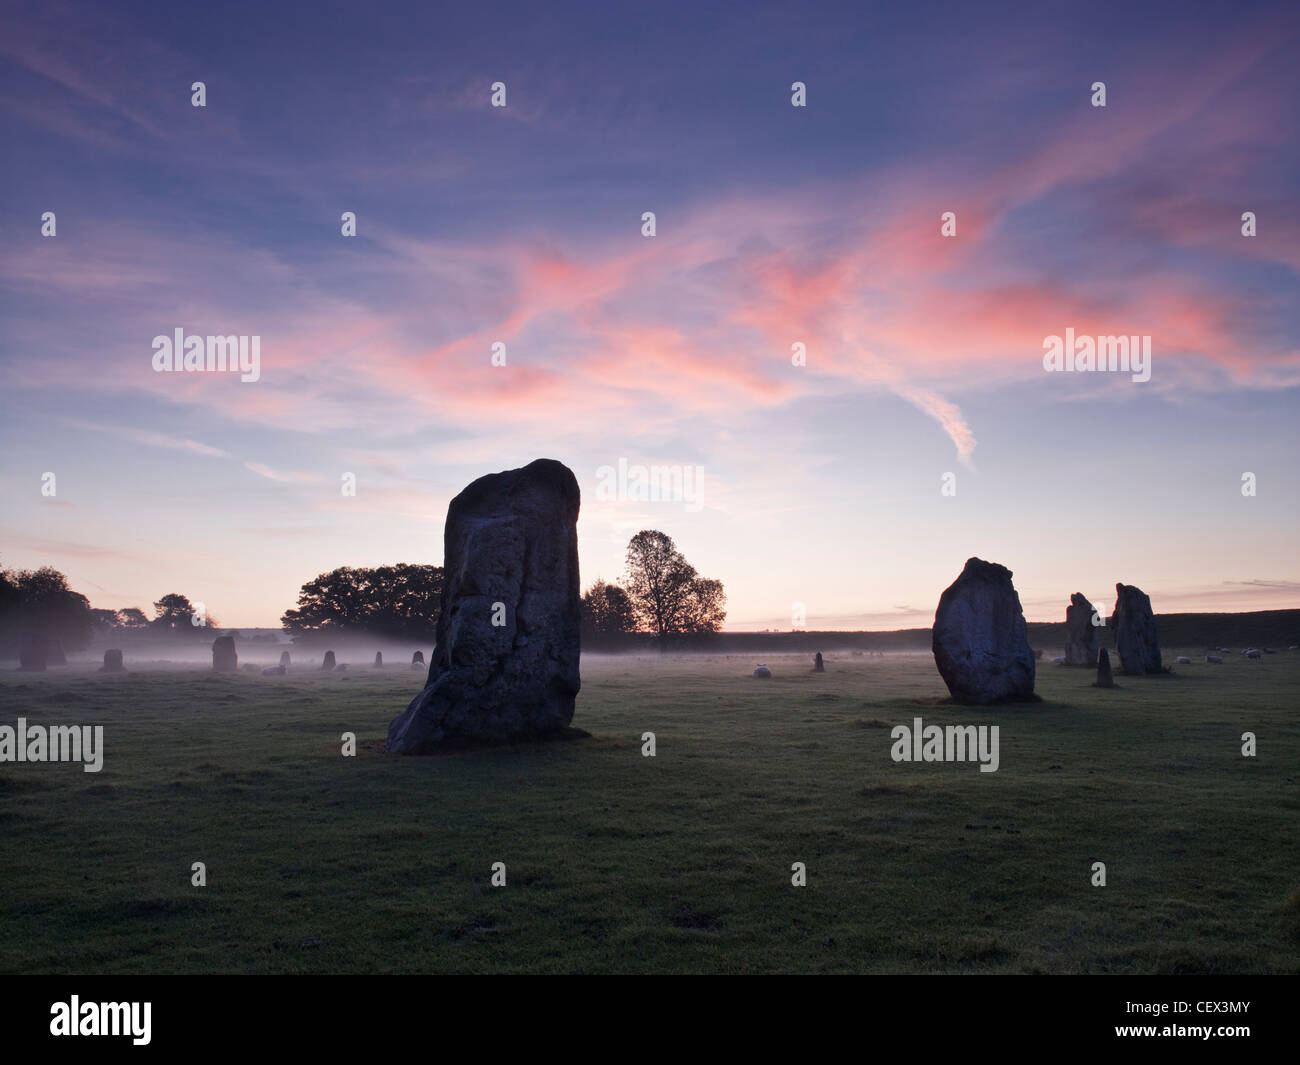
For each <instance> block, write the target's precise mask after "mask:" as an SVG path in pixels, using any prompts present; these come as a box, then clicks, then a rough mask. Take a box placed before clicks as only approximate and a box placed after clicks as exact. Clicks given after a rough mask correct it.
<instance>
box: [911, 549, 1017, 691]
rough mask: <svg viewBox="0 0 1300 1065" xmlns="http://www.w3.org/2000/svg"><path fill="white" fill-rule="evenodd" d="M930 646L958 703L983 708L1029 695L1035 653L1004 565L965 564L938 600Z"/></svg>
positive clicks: (936, 662) (968, 562)
mask: <svg viewBox="0 0 1300 1065" xmlns="http://www.w3.org/2000/svg"><path fill="white" fill-rule="evenodd" d="M931 642H932V647H933V650H934V662H935V665H936V666H938V667H939V674H940V675H941V676H942V677H943V680H944V683H945V684H947V685H948V691H949V692H951V693H952V697H953V698H954V699H956V700H957V701H958V702H960V703H974V704H976V705H982V704H985V703H993V702H998V701H1000V700H1003V699H1024V698H1028V697H1030V696H1032V695H1033V693H1034V668H1035V667H1034V652H1033V651H1032V650H1030V648H1029V635H1028V628H1027V626H1026V625H1025V615H1024V613H1023V611H1022V610H1021V609H1020V596H1019V595H1017V594H1016V589H1015V586H1014V585H1013V584H1012V583H1011V571H1010V570H1009V569H1007V568H1006V567H1005V566H999V565H998V564H997V563H996V562H985V561H983V560H982V559H978V558H972V559H968V560H967V562H966V566H965V568H964V569H963V570H962V571H961V575H960V576H959V577H958V578H957V579H956V580H955V581H953V582H952V584H950V585H949V586H948V588H947V589H946V590H945V591H944V593H943V595H941V596H940V597H939V608H938V610H936V611H935V615H934V632H933V637H932V641H931Z"/></svg>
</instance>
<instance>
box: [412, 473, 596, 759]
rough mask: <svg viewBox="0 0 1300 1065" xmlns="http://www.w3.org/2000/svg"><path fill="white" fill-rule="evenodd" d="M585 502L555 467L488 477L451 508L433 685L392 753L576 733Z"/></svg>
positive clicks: (430, 681) (574, 480)
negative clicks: (457, 741) (456, 742)
mask: <svg viewBox="0 0 1300 1065" xmlns="http://www.w3.org/2000/svg"><path fill="white" fill-rule="evenodd" d="M579 502H580V498H579V491H578V481H577V478H576V477H574V476H573V471H572V470H570V469H569V468H568V467H567V466H565V465H563V464H562V463H559V462H556V461H555V460H553V459H538V460H537V461H536V462H532V463H529V465H527V466H524V467H523V468H521V469H517V470H507V471H506V472H504V473H494V474H489V475H488V476H486V477H480V478H479V479H478V480H476V481H474V482H473V483H472V484H470V485H469V486H468V487H467V488H466V489H465V490H464V491H463V492H461V493H460V495H458V496H457V497H456V498H455V499H453V500H452V501H451V505H450V506H449V507H448V508H447V523H446V526H445V528H444V532H443V539H444V548H443V559H444V562H443V569H444V571H445V573H446V583H445V585H444V587H443V593H442V609H441V611H440V613H439V615H438V627H437V644H436V646H435V647H434V651H433V659H432V663H431V665H430V667H429V678H428V683H427V684H426V686H425V688H424V690H423V691H422V692H420V694H419V695H417V696H416V697H415V698H414V699H413V700H412V701H411V704H410V705H409V706H408V707H407V708H406V711H405V712H404V713H402V714H401V715H399V716H398V717H397V718H395V719H394V720H393V722H392V724H391V725H390V726H389V729H388V750H389V751H390V752H392V753H394V754H427V753H432V752H433V751H435V750H436V749H437V745H438V744H439V743H440V742H441V741H442V740H444V739H448V738H451V737H456V738H461V739H470V740H512V739H523V738H527V737H531V736H538V735H542V734H545V733H549V732H556V731H559V730H561V729H564V728H566V727H568V725H569V722H570V721H572V720H573V710H574V701H575V698H576V696H577V694H578V689H579V687H580V686H581V680H580V678H579V674H578V657H579V652H580V640H581V633H580V630H581V604H580V599H579V587H578V530H577V525H578V507H579Z"/></svg>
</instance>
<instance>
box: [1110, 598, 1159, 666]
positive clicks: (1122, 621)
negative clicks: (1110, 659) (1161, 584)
mask: <svg viewBox="0 0 1300 1065" xmlns="http://www.w3.org/2000/svg"><path fill="white" fill-rule="evenodd" d="M1114 617H1115V650H1116V651H1118V652H1119V662H1120V665H1121V666H1123V667H1124V672H1125V673H1132V674H1135V675H1136V676H1142V675H1143V674H1145V673H1163V672H1164V667H1163V666H1162V665H1161V662H1160V641H1159V639H1158V638H1157V637H1156V619H1155V615H1154V614H1152V613H1151V600H1150V598H1148V596H1147V595H1146V593H1144V592H1143V591H1142V589H1141V588H1137V587H1135V586H1134V585H1131V584H1117V585H1115V614H1114Z"/></svg>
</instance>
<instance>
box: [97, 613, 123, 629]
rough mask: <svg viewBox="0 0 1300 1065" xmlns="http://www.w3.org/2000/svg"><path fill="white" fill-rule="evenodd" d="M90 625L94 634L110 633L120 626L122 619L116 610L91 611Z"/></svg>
mask: <svg viewBox="0 0 1300 1065" xmlns="http://www.w3.org/2000/svg"><path fill="white" fill-rule="evenodd" d="M90 623H91V624H92V625H93V626H94V627H95V631H96V632H112V631H113V629H116V628H118V627H119V626H120V625H121V624H122V619H121V616H120V615H119V614H118V612H117V611H116V610H91V612H90Z"/></svg>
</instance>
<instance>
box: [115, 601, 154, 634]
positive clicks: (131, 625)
mask: <svg viewBox="0 0 1300 1065" xmlns="http://www.w3.org/2000/svg"><path fill="white" fill-rule="evenodd" d="M117 617H118V624H119V625H121V626H122V628H124V629H143V628H147V627H148V625H149V618H148V617H147V616H146V615H145V612H144V611H143V610H141V609H140V608H139V607H138V606H129V607H127V608H126V609H125V610H119V611H118V612H117Z"/></svg>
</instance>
